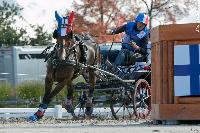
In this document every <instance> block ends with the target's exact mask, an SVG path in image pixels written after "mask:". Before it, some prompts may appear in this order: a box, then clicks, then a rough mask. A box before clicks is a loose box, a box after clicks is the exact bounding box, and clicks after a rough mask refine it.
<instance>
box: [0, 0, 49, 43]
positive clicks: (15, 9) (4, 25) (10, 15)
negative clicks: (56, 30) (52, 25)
mask: <svg viewBox="0 0 200 133" xmlns="http://www.w3.org/2000/svg"><path fill="white" fill-rule="evenodd" d="M22 10H23V8H21V7H20V6H19V5H18V4H17V3H8V2H6V1H5V0H4V1H3V2H2V4H0V45H2V44H4V45H6V46H13V45H36V44H37V45H48V44H49V42H51V40H52V36H51V35H50V34H48V33H47V32H46V31H44V29H43V26H39V25H30V28H33V30H34V31H35V37H34V38H30V37H29V35H28V33H27V32H26V29H24V28H20V27H17V25H16V21H17V19H20V21H24V18H23V16H22V14H21V12H22Z"/></svg>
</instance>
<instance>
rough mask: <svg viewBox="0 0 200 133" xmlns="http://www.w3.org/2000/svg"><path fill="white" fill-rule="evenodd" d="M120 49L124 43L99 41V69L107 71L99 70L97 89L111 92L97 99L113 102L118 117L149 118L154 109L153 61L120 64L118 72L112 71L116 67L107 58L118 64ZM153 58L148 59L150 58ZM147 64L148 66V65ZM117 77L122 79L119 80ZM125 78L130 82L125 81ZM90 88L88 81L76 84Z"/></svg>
mask: <svg viewBox="0 0 200 133" xmlns="http://www.w3.org/2000/svg"><path fill="white" fill-rule="evenodd" d="M120 50H121V43H120V42H112V43H104V44H99V51H100V54H99V55H100V66H99V69H101V70H103V71H105V72H107V73H106V74H105V73H104V72H99V71H98V70H96V71H97V74H96V75H97V77H98V78H97V81H96V86H95V90H96V91H99V92H103V94H104V95H107V96H108V94H109V96H108V97H107V98H106V99H102V100H101V99H100V100H94V102H101V103H102V102H106V103H109V104H110V105H109V106H110V109H111V112H112V115H113V117H114V118H115V119H120V118H123V119H125V118H132V117H133V116H136V117H135V118H147V117H148V116H149V114H150V110H151V90H150V84H151V70H150V69H149V67H150V64H149V62H144V61H140V62H136V63H135V64H129V65H123V66H118V67H117V69H118V71H112V68H113V67H116V66H109V64H108V63H107V61H109V63H110V64H114V61H115V59H116V57H117V55H118V53H119V51H120ZM149 57H150V56H148V58H146V59H148V60H150V58H149ZM146 66H148V67H147V68H146ZM109 73H110V74H111V75H110V74H109ZM113 75H114V76H113ZM116 76H117V77H119V78H120V79H122V81H120V80H119V79H117V78H116ZM123 80H124V81H126V82H123ZM86 81H87V79H86ZM129 81H135V82H129ZM88 87H89V84H87V83H86V84H77V85H76V89H77V90H87V88H88ZM129 109H130V110H129ZM125 110H127V111H128V112H126V111H125ZM141 110H142V111H141Z"/></svg>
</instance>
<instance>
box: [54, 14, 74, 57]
mask: <svg viewBox="0 0 200 133" xmlns="http://www.w3.org/2000/svg"><path fill="white" fill-rule="evenodd" d="M55 17H56V20H57V23H58V27H57V30H56V33H54V34H56V35H54V36H56V40H57V45H56V52H57V57H58V59H59V60H65V59H66V56H67V54H66V53H67V51H66V50H68V49H70V47H71V46H72V45H73V25H72V24H73V18H74V12H73V11H72V12H71V13H70V15H69V16H65V17H61V16H60V15H59V14H58V13H57V11H55Z"/></svg>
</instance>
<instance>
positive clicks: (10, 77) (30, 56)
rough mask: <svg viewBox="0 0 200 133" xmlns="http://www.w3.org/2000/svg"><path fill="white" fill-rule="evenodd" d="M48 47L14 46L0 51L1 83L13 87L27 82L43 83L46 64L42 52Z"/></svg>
mask: <svg viewBox="0 0 200 133" xmlns="http://www.w3.org/2000/svg"><path fill="white" fill-rule="evenodd" d="M45 48H46V46H13V47H11V48H7V49H0V81H1V80H2V81H8V82H9V83H11V84H12V85H14V86H15V85H17V84H18V83H21V82H24V81H27V80H29V81H30V80H31V81H32V80H34V81H35V80H36V81H43V80H44V78H45V74H46V62H44V56H42V55H41V52H42V51H43V50H44V49H45Z"/></svg>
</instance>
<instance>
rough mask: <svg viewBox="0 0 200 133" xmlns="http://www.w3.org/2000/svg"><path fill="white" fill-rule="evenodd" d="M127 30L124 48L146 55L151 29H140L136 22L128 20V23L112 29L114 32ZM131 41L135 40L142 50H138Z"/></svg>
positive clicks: (124, 37)
mask: <svg viewBox="0 0 200 133" xmlns="http://www.w3.org/2000/svg"><path fill="white" fill-rule="evenodd" d="M122 32H125V34H124V36H123V38H122V49H128V50H131V51H133V52H138V53H141V54H142V55H146V53H147V44H148V40H149V29H148V28H147V27H145V28H144V29H143V30H142V31H138V30H137V28H136V22H128V23H127V24H125V25H123V26H121V27H118V28H116V29H113V30H112V33H113V34H118V33H122ZM131 42H135V43H136V44H137V45H138V46H139V47H140V50H139V51H136V50H135V49H134V48H133V47H132V46H131V45H130V43H131Z"/></svg>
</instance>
